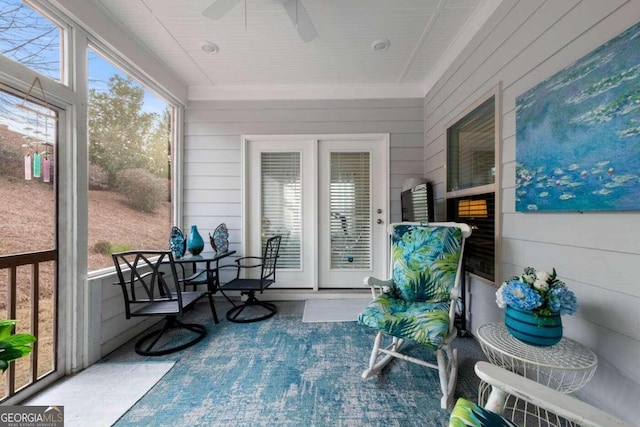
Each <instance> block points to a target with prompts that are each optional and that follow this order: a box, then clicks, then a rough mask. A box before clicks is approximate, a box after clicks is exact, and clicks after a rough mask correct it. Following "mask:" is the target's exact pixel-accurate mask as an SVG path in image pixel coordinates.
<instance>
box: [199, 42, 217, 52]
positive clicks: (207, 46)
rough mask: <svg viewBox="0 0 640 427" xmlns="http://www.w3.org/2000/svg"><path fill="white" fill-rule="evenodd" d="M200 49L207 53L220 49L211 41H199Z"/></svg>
mask: <svg viewBox="0 0 640 427" xmlns="http://www.w3.org/2000/svg"><path fill="white" fill-rule="evenodd" d="M200 49H202V50H203V51H204V52H207V53H218V52H219V51H220V48H219V47H218V45H217V44H215V43H211V42H202V43H200Z"/></svg>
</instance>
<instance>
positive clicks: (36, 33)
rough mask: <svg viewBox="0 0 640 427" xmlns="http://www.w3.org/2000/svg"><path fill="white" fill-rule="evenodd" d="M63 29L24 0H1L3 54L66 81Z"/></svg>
mask: <svg viewBox="0 0 640 427" xmlns="http://www.w3.org/2000/svg"><path fill="white" fill-rule="evenodd" d="M61 40H62V29H61V28H60V27H59V26H58V25H56V24H54V23H53V22H51V21H50V20H49V19H47V18H45V17H44V16H42V15H41V14H40V13H38V12H36V11H35V10H34V9H32V8H31V7H30V6H28V5H27V4H25V3H24V2H23V1H22V0H0V53H1V54H2V55H4V56H6V57H8V58H11V59H13V60H14V61H16V62H19V63H21V64H22V65H25V66H27V67H29V68H31V69H32V70H34V71H37V72H39V73H41V74H43V75H45V76H47V77H49V78H52V79H54V80H57V81H62V66H61V61H60V58H61V56H62V45H61V43H60V41H61Z"/></svg>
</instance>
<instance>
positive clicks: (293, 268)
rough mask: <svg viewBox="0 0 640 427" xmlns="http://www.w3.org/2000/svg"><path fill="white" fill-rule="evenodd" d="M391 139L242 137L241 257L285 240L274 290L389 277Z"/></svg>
mask: <svg viewBox="0 0 640 427" xmlns="http://www.w3.org/2000/svg"><path fill="white" fill-rule="evenodd" d="M388 146H389V144H388V135H359V134H358V135H315V136H314V135H288V136H273V135H269V136H246V137H244V144H243V147H244V149H245V156H244V157H245V179H244V188H245V199H244V203H245V207H244V212H245V229H244V235H245V238H244V239H243V241H244V242H246V244H245V253H246V254H258V253H260V252H261V250H262V249H261V248H262V245H263V243H264V241H265V240H266V239H267V238H268V237H270V236H271V235H274V234H281V235H282V236H283V240H282V248H281V252H280V255H281V257H280V259H279V260H278V273H277V281H276V285H275V286H276V287H282V288H307V289H318V288H361V287H363V286H364V285H363V278H364V277H365V276H371V275H373V276H376V277H385V276H386V274H387V261H386V260H387V250H388V249H387V244H386V241H387V240H386V224H387V222H388V218H389V214H388V206H389V201H388V188H389V182H388V150H389V148H388Z"/></svg>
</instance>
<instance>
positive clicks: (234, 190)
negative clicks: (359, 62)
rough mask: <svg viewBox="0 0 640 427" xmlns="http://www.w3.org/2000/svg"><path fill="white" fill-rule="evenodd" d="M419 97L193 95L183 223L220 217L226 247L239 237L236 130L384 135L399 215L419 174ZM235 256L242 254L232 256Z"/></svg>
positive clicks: (204, 224)
mask: <svg viewBox="0 0 640 427" xmlns="http://www.w3.org/2000/svg"><path fill="white" fill-rule="evenodd" d="M423 130H424V123H423V101H422V99H418V98H417V99H375V100H309V101H298V100H296V101H192V102H190V103H189V106H188V109H187V112H186V125H185V149H184V169H183V171H184V172H183V173H184V199H183V200H184V206H183V207H184V220H183V224H184V227H188V226H189V225H190V224H198V229H199V230H200V233H201V234H202V235H203V236H206V235H207V233H209V232H212V231H213V230H214V229H215V227H216V226H217V225H218V224H220V223H221V222H225V223H226V224H227V227H228V228H229V245H230V248H231V249H236V250H238V251H240V249H241V243H242V242H241V241H240V239H241V235H242V226H243V220H242V205H241V200H242V189H241V185H242V183H241V180H242V178H241V177H242V170H241V168H242V163H241V135H262V134H284V135H287V134H356V133H389V134H390V154H389V155H390V172H391V179H390V198H391V203H390V205H391V206H390V212H391V215H390V216H391V220H392V221H399V220H400V218H401V217H400V191H401V188H402V183H403V181H404V180H405V179H406V178H413V177H422V174H423V169H422V158H423V150H424V149H423V136H422V135H423ZM238 255H242V254H238Z"/></svg>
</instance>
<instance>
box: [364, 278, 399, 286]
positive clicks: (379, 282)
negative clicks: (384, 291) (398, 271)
mask: <svg viewBox="0 0 640 427" xmlns="http://www.w3.org/2000/svg"><path fill="white" fill-rule="evenodd" d="M364 284H365V285H367V286H377V287H379V288H381V287H384V286H391V285H392V284H393V280H392V279H389V280H380V279H376V278H375V277H365V278H364Z"/></svg>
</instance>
